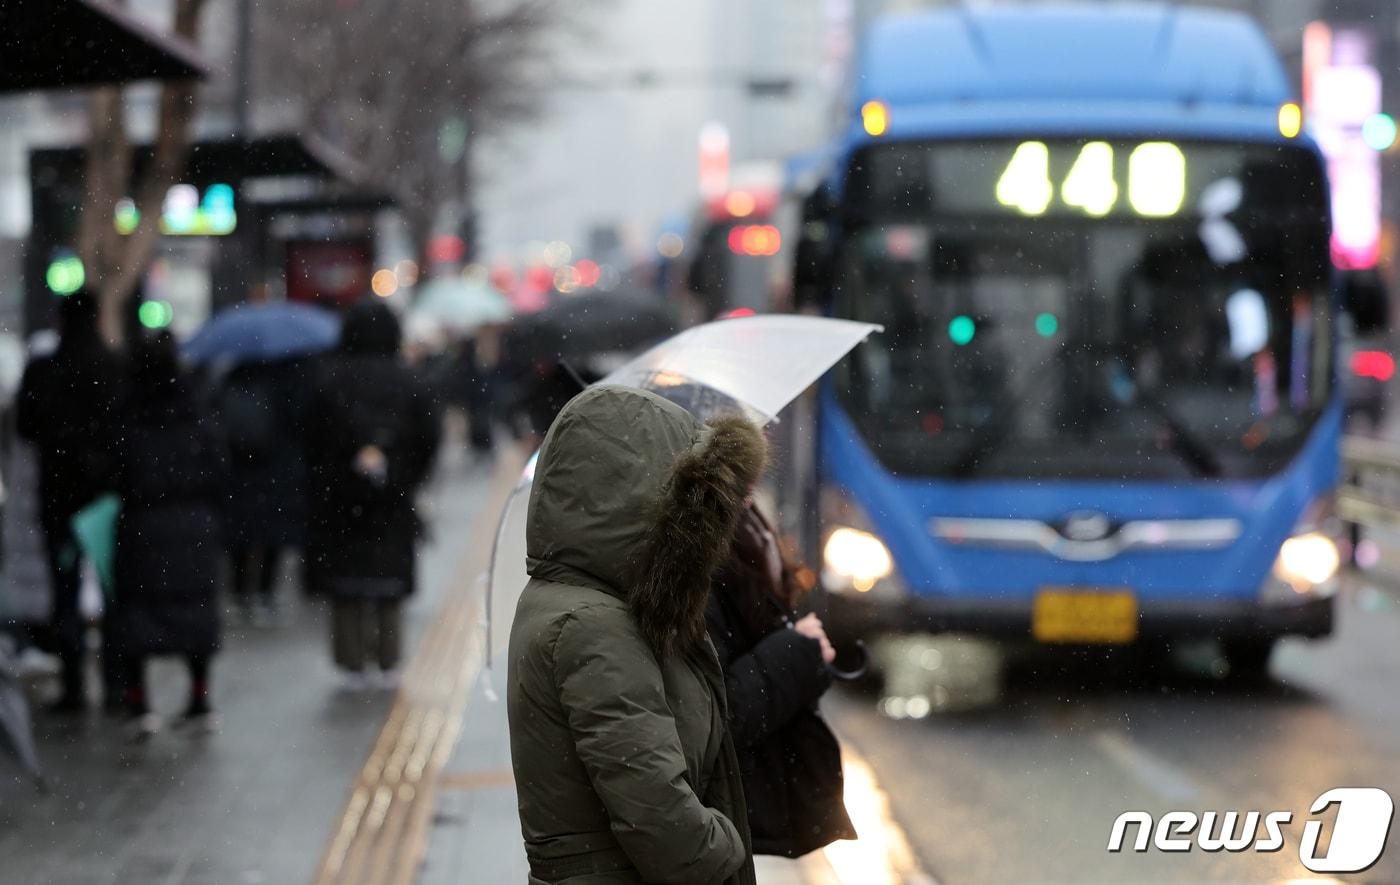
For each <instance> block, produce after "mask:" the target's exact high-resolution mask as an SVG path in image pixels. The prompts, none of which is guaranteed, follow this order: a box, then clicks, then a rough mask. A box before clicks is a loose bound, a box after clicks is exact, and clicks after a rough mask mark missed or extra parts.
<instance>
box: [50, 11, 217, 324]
mask: <svg viewBox="0 0 1400 885" xmlns="http://www.w3.org/2000/svg"><path fill="white" fill-rule="evenodd" d="M204 3H205V0H177V3H176V7H175V27H174V33H175V36H177V37H180V38H182V39H184V40H187V41H190V42H193V41H194V40H195V38H196V37H197V36H198V31H199V17H200V13H201V12H202V11H203V8H204ZM196 89H197V84H196V83H195V82H193V81H172V82H167V83H166V84H165V85H164V87H163V88H162V89H161V94H160V111H159V116H158V118H157V123H156V125H157V136H156V143H155V146H154V150H153V153H152V156H151V161H150V163H149V165H148V166H147V167H146V170H145V175H144V176H143V178H142V181H141V183H140V185H139V187H136V188H133V181H132V179H133V170H132V168H131V148H130V144H129V143H128V141H127V137H126V130H125V121H124V119H123V110H124V107H123V98H122V91H121V90H120V89H119V88H117V87H103V88H100V89H98V90H96V91H95V92H94V93H93V98H92V101H91V103H90V105H89V119H90V131H89V143H88V156H87V164H86V176H87V177H86V179H85V181H84V198H83V207H82V213H81V217H80V220H79V224H78V243H77V245H78V254H79V255H80V256H81V257H82V259H83V265H84V269H85V271H86V276H87V284H88V286H89V288H91V289H92V290H93V291H95V292H96V293H97V296H98V301H99V305H100V315H99V322H100V325H101V329H102V333H103V335H104V336H105V337H106V338H107V339H108V340H109V341H112V342H114V343H119V342H120V341H121V339H122V336H123V332H124V329H125V324H124V323H123V316H124V314H125V311H126V306H127V304H128V303H129V302H130V300H131V296H132V295H133V294H134V293H135V291H136V287H137V285H138V284H139V283H140V282H141V277H142V275H143V274H144V273H145V271H146V267H147V265H148V264H149V263H150V260H151V256H152V255H153V254H154V253H155V249H156V246H157V244H158V243H159V242H160V216H161V210H162V208H163V206H164V204H165V194H166V192H167V191H169V190H170V188H171V187H172V186H173V185H175V184H177V183H179V180H180V175H181V173H182V172H183V171H184V168H185V154H186V152H187V150H188V149H189V137H190V121H191V120H192V119H193V118H194V109H195V90H196ZM125 196H131V197H133V199H134V201H135V203H136V208H137V210H138V211H139V212H140V213H141V220H140V222H139V223H138V224H137V227H136V230H135V231H133V232H132V233H131V234H129V235H127V236H124V237H123V236H121V235H119V234H117V232H116V229H115V227H114V225H113V212H114V210H115V208H116V204H117V201H118V200H120V199H121V198H122V197H125Z"/></svg>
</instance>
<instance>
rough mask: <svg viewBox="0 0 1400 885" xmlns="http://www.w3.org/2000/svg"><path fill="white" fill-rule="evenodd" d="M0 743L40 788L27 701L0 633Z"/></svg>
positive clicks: (6, 640) (41, 780)
mask: <svg viewBox="0 0 1400 885" xmlns="http://www.w3.org/2000/svg"><path fill="white" fill-rule="evenodd" d="M0 743H3V744H4V745H5V747H6V748H7V749H9V751H10V753H11V754H13V755H14V757H15V759H17V760H18V761H19V765H20V768H23V769H24V771H25V773H26V774H28V775H29V776H30V777H31V778H33V779H34V783H35V784H37V785H38V786H39V787H40V788H41V789H42V788H43V787H44V775H43V773H42V772H41V771H40V770H39V754H38V752H37V750H36V749H35V746H34V730H33V727H32V725H31V724H30V721H29V702H28V701H27V700H26V699H25V697H24V688H23V687H22V686H21V685H20V683H19V667H18V665H17V664H16V662H15V657H14V650H13V645H12V643H11V641H10V639H9V637H6V636H0Z"/></svg>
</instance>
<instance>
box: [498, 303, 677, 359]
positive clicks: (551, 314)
mask: <svg viewBox="0 0 1400 885" xmlns="http://www.w3.org/2000/svg"><path fill="white" fill-rule="evenodd" d="M675 328H676V325H675V321H674V320H673V319H672V317H671V313H670V311H669V310H667V308H666V304H665V302H663V301H662V300H661V299H659V298H657V297H656V296H654V295H647V294H644V293H641V292H584V293H582V294H579V295H569V296H567V297H564V298H560V299H559V300H558V301H556V302H555V303H554V304H552V305H550V306H549V307H546V308H545V309H544V310H541V311H539V312H538V313H533V314H530V315H529V316H526V317H523V318H521V319H520V320H519V321H518V322H517V323H516V325H515V329H514V331H513V332H512V335H511V338H510V342H509V344H508V346H509V348H510V356H511V358H512V359H514V360H516V361H517V363H525V362H531V361H533V360H537V359H546V360H558V359H563V360H576V359H579V358H580V357H585V356H590V355H593V354H599V353H613V352H616V351H626V350H635V349H637V348H639V347H642V346H643V345H646V344H650V343H651V342H653V341H655V340H657V339H658V338H664V337H665V336H667V335H670V334H671V333H672V332H673V331H675Z"/></svg>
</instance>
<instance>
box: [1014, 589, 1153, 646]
mask: <svg viewBox="0 0 1400 885" xmlns="http://www.w3.org/2000/svg"><path fill="white" fill-rule="evenodd" d="M1137 630H1138V609H1137V597H1135V596H1133V592H1132V591H1131V590H1110V589H1096V588H1084V589H1080V588H1074V587H1046V588H1044V589H1042V590H1041V591H1040V592H1039V593H1037V594H1036V595H1035V608H1034V609H1033V610H1032V612H1031V635H1032V636H1034V637H1035V638H1036V640H1037V641H1039V642H1085V643H1102V644H1120V643H1127V642H1132V641H1133V640H1134V639H1136V638H1137Z"/></svg>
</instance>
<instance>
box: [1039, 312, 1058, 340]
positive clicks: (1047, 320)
mask: <svg viewBox="0 0 1400 885" xmlns="http://www.w3.org/2000/svg"><path fill="white" fill-rule="evenodd" d="M1035 331H1036V334H1038V335H1040V337H1042V338H1054V337H1055V333H1056V332H1058V331H1060V320H1059V318H1058V317H1056V316H1055V315H1054V314H1053V313H1042V314H1040V315H1039V316H1037V317H1036V318H1035Z"/></svg>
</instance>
